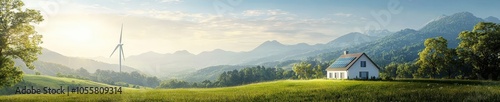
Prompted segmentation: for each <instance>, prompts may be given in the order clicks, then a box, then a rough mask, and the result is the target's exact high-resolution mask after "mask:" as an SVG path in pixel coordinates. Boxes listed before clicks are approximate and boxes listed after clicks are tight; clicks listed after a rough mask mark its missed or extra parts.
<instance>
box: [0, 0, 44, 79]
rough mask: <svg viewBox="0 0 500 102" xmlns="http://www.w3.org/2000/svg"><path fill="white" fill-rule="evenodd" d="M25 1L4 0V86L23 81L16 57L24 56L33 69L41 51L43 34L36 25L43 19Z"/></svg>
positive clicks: (0, 56) (0, 57) (0, 43)
mask: <svg viewBox="0 0 500 102" xmlns="http://www.w3.org/2000/svg"><path fill="white" fill-rule="evenodd" d="M23 6H24V3H23V2H22V1H21V0H2V1H0V63H1V64H0V73H1V74H0V87H3V86H11V85H14V84H15V83H17V82H19V81H21V79H22V71H20V70H19V68H17V67H15V66H14V61H12V59H17V58H20V59H21V60H23V61H24V63H25V64H26V66H28V68H29V69H32V70H33V69H35V66H34V65H33V62H34V61H35V60H37V55H38V54H40V53H41V51H40V50H41V47H40V46H39V44H40V43H42V41H41V38H42V35H39V34H37V32H36V31H35V28H34V26H33V25H32V24H37V23H40V22H42V21H43V17H42V15H41V14H40V12H39V11H36V10H33V9H25V8H23Z"/></svg>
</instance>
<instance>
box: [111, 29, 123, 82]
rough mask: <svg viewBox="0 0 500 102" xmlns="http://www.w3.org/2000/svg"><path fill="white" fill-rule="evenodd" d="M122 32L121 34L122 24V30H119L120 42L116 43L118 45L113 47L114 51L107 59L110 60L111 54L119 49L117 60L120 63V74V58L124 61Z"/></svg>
mask: <svg viewBox="0 0 500 102" xmlns="http://www.w3.org/2000/svg"><path fill="white" fill-rule="evenodd" d="M122 32H123V24H122V29H121V30H120V42H119V43H118V45H116V47H115V50H113V52H112V53H111V55H109V57H110V58H111V56H113V54H114V53H115V51H116V49H118V48H120V49H119V50H120V51H118V53H119V54H118V56H119V57H118V58H119V62H120V73H121V72H122V57H123V60H125V54H124V53H123V44H122Z"/></svg>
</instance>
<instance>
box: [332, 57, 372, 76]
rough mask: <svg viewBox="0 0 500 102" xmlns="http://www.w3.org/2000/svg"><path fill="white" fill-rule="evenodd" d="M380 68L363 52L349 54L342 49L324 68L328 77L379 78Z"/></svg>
mask: <svg viewBox="0 0 500 102" xmlns="http://www.w3.org/2000/svg"><path fill="white" fill-rule="evenodd" d="M379 70H380V68H379V67H378V66H377V65H376V64H375V63H374V62H373V61H372V60H371V59H370V57H368V56H367V55H366V54H365V53H355V54H349V53H348V52H347V51H344V55H342V56H340V57H339V58H338V59H337V60H335V62H333V64H332V65H330V66H329V67H328V68H326V77H327V78H328V79H356V78H357V79H371V78H372V77H374V78H379Z"/></svg>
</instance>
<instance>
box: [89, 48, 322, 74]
mask: <svg viewBox="0 0 500 102" xmlns="http://www.w3.org/2000/svg"><path fill="white" fill-rule="evenodd" d="M316 48H317V46H313V45H308V44H305V43H299V44H296V45H284V44H282V43H280V42H278V41H276V40H273V41H266V42H264V43H262V44H260V45H259V46H257V47H256V48H255V49H253V50H251V51H248V52H232V51H225V50H221V49H215V50H213V51H205V52H201V53H200V54H197V55H195V54H192V53H189V52H188V51H185V50H183V51H177V52H175V53H167V54H159V53H155V52H147V53H143V54H139V55H134V56H130V57H127V58H126V59H127V60H126V62H125V63H126V65H129V66H132V67H134V68H138V69H139V70H141V71H143V72H146V73H149V74H152V75H156V76H159V77H171V76H176V75H178V74H179V73H185V72H195V71H196V70H197V69H201V68H205V67H209V66H217V65H257V64H260V63H264V62H269V61H276V60H287V59H284V58H286V56H289V55H294V54H300V53H304V52H307V51H310V50H314V49H316ZM263 58H265V59H263ZM96 60H99V59H96Z"/></svg>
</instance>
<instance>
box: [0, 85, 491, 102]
mask: <svg viewBox="0 0 500 102" xmlns="http://www.w3.org/2000/svg"><path fill="white" fill-rule="evenodd" d="M446 81H449V82H442V81H439V80H431V81H429V80H424V81H421V80H420V81H419V80H413V81H408V80H406V81H353V80H281V81H273V82H264V83H256V84H249V85H243V86H234V87H225V88H208V89H205V88H186V89H141V90H136V89H124V90H123V94H112V95H79V94H70V95H69V96H66V95H10V96H0V101H53V100H58V101H232V102H235V101H236V102H239V101H253V102H255V101H375V100H376V101H500V86H499V84H498V82H491V81H458V80H446Z"/></svg>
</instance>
